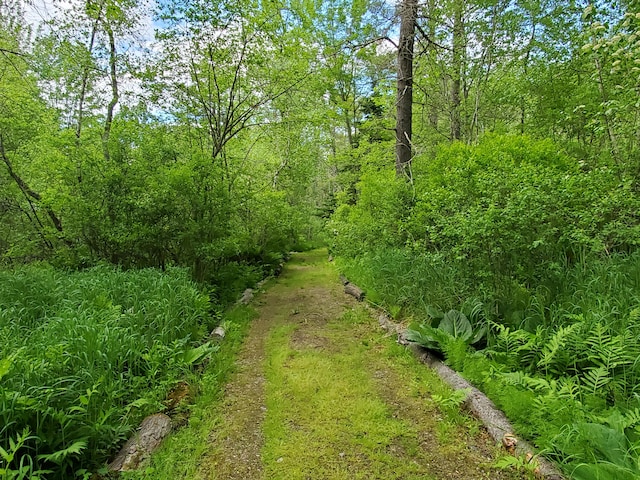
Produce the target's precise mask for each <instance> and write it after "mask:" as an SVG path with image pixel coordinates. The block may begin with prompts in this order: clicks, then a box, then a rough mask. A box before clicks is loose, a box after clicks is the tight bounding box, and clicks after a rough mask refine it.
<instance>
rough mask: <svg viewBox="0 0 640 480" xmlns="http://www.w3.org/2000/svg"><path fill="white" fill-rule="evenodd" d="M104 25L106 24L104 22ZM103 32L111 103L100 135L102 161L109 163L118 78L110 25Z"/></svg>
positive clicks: (114, 45)
mask: <svg viewBox="0 0 640 480" xmlns="http://www.w3.org/2000/svg"><path fill="white" fill-rule="evenodd" d="M105 23H106V22H105ZM105 30H106V31H107V35H108V36H109V77H110V83H111V101H110V102H109V105H108V106H107V118H106V120H105V122H104V132H103V133H102V151H103V154H104V159H105V161H106V162H109V160H110V155H109V137H110V136H111V124H112V123H113V111H114V109H115V107H116V105H117V104H118V98H119V96H118V76H117V71H116V41H115V38H114V35H113V29H112V28H111V26H110V25H108V24H106V25H105Z"/></svg>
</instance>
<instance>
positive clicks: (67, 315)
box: [0, 266, 218, 479]
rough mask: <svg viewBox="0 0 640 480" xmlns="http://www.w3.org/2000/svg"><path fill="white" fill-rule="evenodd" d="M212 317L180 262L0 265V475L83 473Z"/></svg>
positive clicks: (185, 363)
mask: <svg viewBox="0 0 640 480" xmlns="http://www.w3.org/2000/svg"><path fill="white" fill-rule="evenodd" d="M216 321H218V319H217V318H216V316H215V315H214V316H212V315H211V312H210V304H209V299H208V298H207V296H205V295H203V294H202V293H201V292H200V290H199V288H198V287H197V286H196V285H195V284H194V283H193V282H192V281H191V280H190V278H189V273H188V272H187V271H186V270H181V269H169V270H168V271H167V272H166V273H162V272H159V271H157V270H139V271H127V272H123V271H120V270H118V269H114V268H112V267H106V266H102V267H96V268H92V269H89V270H86V271H82V272H77V273H67V272H63V271H58V270H55V269H52V268H46V267H38V266H34V267H28V268H22V269H19V270H16V271H13V272H7V271H4V272H0V379H1V381H2V389H0V447H1V449H0V455H1V456H0V478H2V479H9V478H11V479H13V478H33V479H36V478H49V479H57V478H59V479H68V478H89V476H90V472H91V471H92V470H93V469H95V468H99V466H100V465H101V464H103V462H104V461H105V460H106V458H107V455H109V454H110V452H112V450H113V449H114V447H115V446H117V445H118V444H119V443H120V442H121V441H122V440H123V439H125V438H126V437H127V436H128V435H129V433H130V432H131V430H132V429H133V428H134V425H137V423H138V422H139V421H140V419H141V418H142V417H143V416H144V415H146V414H148V413H151V412H156V411H158V410H162V409H163V408H164V406H163V405H162V403H161V401H162V400H163V399H164V398H165V396H166V394H167V392H168V391H169V390H170V388H171V387H172V386H173V385H174V384H175V382H176V380H177V379H178V378H181V377H184V376H188V375H189V374H190V372H192V370H193V367H194V365H195V364H197V363H200V362H201V361H202V360H203V359H205V358H207V357H209V356H210V355H211V354H212V353H213V352H215V350H216V349H217V346H215V345H211V344H210V343H201V339H202V338H204V337H205V334H206V333H208V332H209V331H210V330H211V328H212V327H213V326H214V323H215V322H216Z"/></svg>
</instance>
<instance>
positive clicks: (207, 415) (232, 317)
mask: <svg viewBox="0 0 640 480" xmlns="http://www.w3.org/2000/svg"><path fill="white" fill-rule="evenodd" d="M255 316H256V311H255V310H254V309H253V308H251V307H247V306H236V307H233V308H232V309H230V310H229V311H228V312H226V313H225V314H224V324H225V326H226V327H227V330H226V336H225V338H224V341H223V342H222V343H221V347H220V350H219V351H218V352H216V354H215V355H214V356H212V357H211V361H210V363H209V364H208V365H207V367H206V369H205V371H204V373H203V375H202V377H201V378H200V379H199V383H198V385H200V390H199V391H198V394H197V396H196V397H195V400H194V403H193V404H192V405H190V406H189V418H188V423H187V424H186V425H184V426H182V428H180V429H179V430H177V431H176V432H175V433H173V434H172V435H171V436H170V437H169V438H167V439H166V440H165V441H164V442H163V444H162V447H161V448H160V449H159V450H158V451H157V452H155V453H154V455H153V456H152V457H151V460H150V463H149V464H148V465H146V466H145V467H144V468H142V469H141V470H138V471H132V472H123V473H122V474H121V478H123V479H132V480H133V479H169V478H171V479H174V478H175V479H180V478H185V479H186V478H196V472H197V470H198V467H199V465H200V459H201V458H202V456H203V455H205V453H206V452H207V451H208V450H209V448H210V446H211V444H210V434H211V432H215V431H218V430H219V429H220V428H221V427H222V425H221V423H222V413H223V411H222V405H221V404H222V397H223V394H224V385H225V384H226V382H227V381H228V380H229V377H230V375H231V373H232V372H233V371H234V370H235V361H236V356H237V353H238V351H239V349H240V347H241V346H242V340H243V339H244V337H245V335H246V332H247V330H248V328H249V325H250V323H251V320H253V319H254V318H255Z"/></svg>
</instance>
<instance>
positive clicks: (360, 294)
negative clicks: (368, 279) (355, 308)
mask: <svg viewBox="0 0 640 480" xmlns="http://www.w3.org/2000/svg"><path fill="white" fill-rule="evenodd" d="M344 293H347V294H349V295H351V296H352V297H355V299H356V300H358V301H359V302H361V301H362V300H363V299H364V291H363V290H362V289H361V288H359V287H358V286H357V285H354V284H353V283H347V284H346V285H345V286H344Z"/></svg>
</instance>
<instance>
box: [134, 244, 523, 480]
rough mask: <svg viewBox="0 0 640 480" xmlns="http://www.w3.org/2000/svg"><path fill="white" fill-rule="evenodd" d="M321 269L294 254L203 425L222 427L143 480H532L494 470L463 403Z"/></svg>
mask: <svg viewBox="0 0 640 480" xmlns="http://www.w3.org/2000/svg"><path fill="white" fill-rule="evenodd" d="M326 258H327V253H326V250H315V251H312V252H305V253H298V254H295V255H294V256H293V257H292V259H291V261H290V262H289V263H288V264H287V265H286V266H285V268H284V271H283V273H282V275H281V276H280V277H279V278H278V279H277V280H275V281H274V282H271V283H270V284H269V285H267V286H266V291H265V292H264V293H262V294H260V295H259V296H258V297H257V298H256V299H255V300H254V304H253V306H254V308H256V310H257V312H258V318H257V319H255V320H254V321H253V322H252V323H251V326H250V328H249V332H248V334H247V336H246V338H245V341H244V344H243V346H242V348H241V350H240V352H239V354H238V356H237V359H236V369H235V372H234V374H233V375H232V377H231V379H230V381H229V382H228V383H227V385H226V386H225V388H224V394H223V395H222V398H221V399H220V401H218V402H217V404H216V405H210V406H208V407H207V408H208V409H209V410H208V414H202V413H200V414H199V415H198V418H199V419H202V417H203V416H206V415H211V416H213V417H216V420H215V421H212V422H211V423H210V425H212V426H211V427H210V428H212V430H211V431H210V432H209V433H208V435H207V436H206V438H204V439H200V440H201V441H202V442H203V445H202V446H200V447H195V446H194V447H193V448H190V449H184V448H183V449H179V448H178V449H177V450H176V451H175V452H171V448H172V446H171V445H172V443H171V439H170V441H169V442H168V445H167V446H166V447H165V448H164V449H163V450H164V453H162V454H161V456H162V457H163V460H162V461H156V462H155V465H154V463H152V465H153V467H152V468H151V471H152V472H153V475H148V476H146V477H149V478H169V477H166V475H168V473H162V465H163V464H164V465H168V464H172V463H173V465H175V464H176V463H180V464H184V465H189V464H192V465H193V467H192V470H193V471H191V472H189V471H188V470H190V469H189V468H186V469H185V470H184V474H183V476H180V477H179V476H178V473H177V472H176V471H175V469H174V471H173V472H172V473H171V475H172V476H171V478H197V479H219V480H240V479H242V480H288V479H291V480H297V479H301V480H303V479H313V480H316V479H318V480H334V479H335V480H338V479H340V480H343V479H344V480H352V479H367V480H369V479H381V480H383V479H384V480H392V479H398V480H399V479H403V480H411V479H416V480H417V479H421V480H426V479H469V480H471V479H473V480H478V479H492V480H493V479H495V480H499V479H513V478H526V477H525V476H524V473H518V472H514V471H510V470H500V469H497V468H495V467H494V464H495V462H496V460H497V459H498V458H499V457H500V456H502V455H504V453H503V452H502V451H501V450H500V448H499V447H498V446H496V445H495V443H494V441H493V440H491V439H490V437H489V436H488V434H487V433H486V431H485V430H484V429H483V427H482V425H481V424H480V423H479V422H478V421H477V420H476V419H474V418H472V417H471V416H469V415H468V414H466V413H464V412H462V411H461V410H460V408H459V406H460V404H461V403H462V401H463V400H464V396H460V395H459V394H457V393H456V392H454V391H453V390H451V388H450V387H448V386H447V385H446V384H445V383H444V382H443V381H442V380H441V379H440V378H439V377H438V376H437V375H436V374H435V373H434V372H433V371H432V370H431V369H429V368H426V367H425V366H424V365H422V364H421V363H420V362H419V361H418V360H417V359H416V358H415V357H414V356H413V355H412V353H411V352H410V351H409V350H407V349H406V348H404V347H403V346H401V345H398V344H397V342H396V341H395V340H396V339H395V337H392V336H390V335H388V334H385V333H384V332H383V331H382V330H381V329H380V328H379V325H378V322H377V320H376V319H374V318H373V317H372V316H371V314H370V312H369V311H368V310H367V309H366V308H365V307H364V306H362V305H361V304H358V303H357V302H356V301H355V300H354V299H353V298H351V297H349V296H347V295H346V294H345V293H344V292H343V286H342V284H341V283H340V281H339V279H338V273H337V271H336V270H335V268H334V267H333V265H332V264H330V263H328V262H327V260H326ZM205 378H206V376H205ZM200 421H201V420H199V421H198V423H199V422H200ZM191 422H192V423H193V419H192V421H191ZM193 428H194V427H193V426H191V425H190V426H188V427H185V429H187V430H188V429H193ZM196 428H197V427H196ZM183 430H184V429H183ZM200 430H202V428H201V427H200ZM178 435H180V432H178ZM183 435H184V434H183ZM201 437H202V435H201ZM167 450H169V451H167ZM171 455H183V456H184V455H191V456H193V458H192V459H190V460H186V459H185V458H181V459H177V458H176V462H172V461H171Z"/></svg>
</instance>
